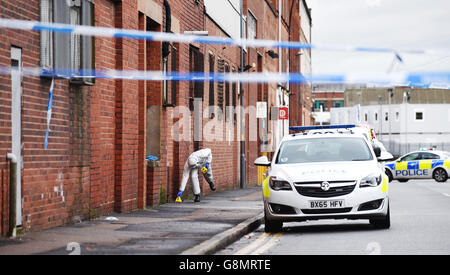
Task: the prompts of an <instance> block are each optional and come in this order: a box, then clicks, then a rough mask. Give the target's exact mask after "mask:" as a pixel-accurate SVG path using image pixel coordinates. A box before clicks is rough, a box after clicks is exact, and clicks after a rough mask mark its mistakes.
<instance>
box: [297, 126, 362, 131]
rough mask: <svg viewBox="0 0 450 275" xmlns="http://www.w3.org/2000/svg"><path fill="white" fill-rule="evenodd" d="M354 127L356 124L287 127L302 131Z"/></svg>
mask: <svg viewBox="0 0 450 275" xmlns="http://www.w3.org/2000/svg"><path fill="white" fill-rule="evenodd" d="M351 128H356V125H352V124H349V125H326V126H305V127H303V126H292V127H290V128H289V130H290V131H293V132H304V131H311V130H328V129H351Z"/></svg>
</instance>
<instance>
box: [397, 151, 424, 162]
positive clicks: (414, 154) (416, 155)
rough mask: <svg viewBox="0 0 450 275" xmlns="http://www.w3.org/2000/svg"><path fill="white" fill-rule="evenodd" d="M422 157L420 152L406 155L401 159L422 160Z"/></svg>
mask: <svg viewBox="0 0 450 275" xmlns="http://www.w3.org/2000/svg"><path fill="white" fill-rule="evenodd" d="M420 159H421V158H420V154H419V153H412V154H409V155H406V156H404V157H403V158H402V159H401V161H402V162H404V161H412V160H420Z"/></svg>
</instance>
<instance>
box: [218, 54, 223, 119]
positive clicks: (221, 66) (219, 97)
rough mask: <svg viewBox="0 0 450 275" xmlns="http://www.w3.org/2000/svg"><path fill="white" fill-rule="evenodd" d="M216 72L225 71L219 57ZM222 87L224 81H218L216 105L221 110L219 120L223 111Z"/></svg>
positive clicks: (221, 72)
mask: <svg viewBox="0 0 450 275" xmlns="http://www.w3.org/2000/svg"><path fill="white" fill-rule="evenodd" d="M217 73H218V74H223V73H225V60H223V59H219V60H218V61H217ZM224 89H225V82H224V81H218V82H217V106H219V108H220V110H221V112H219V113H218V119H219V121H221V120H222V117H223V113H224V112H223V111H224V106H223V105H224V100H225V96H224Z"/></svg>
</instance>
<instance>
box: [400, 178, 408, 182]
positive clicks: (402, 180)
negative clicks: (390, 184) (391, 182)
mask: <svg viewBox="0 0 450 275" xmlns="http://www.w3.org/2000/svg"><path fill="white" fill-rule="evenodd" d="M398 181H399V182H408V181H409V180H407V179H401V180H398Z"/></svg>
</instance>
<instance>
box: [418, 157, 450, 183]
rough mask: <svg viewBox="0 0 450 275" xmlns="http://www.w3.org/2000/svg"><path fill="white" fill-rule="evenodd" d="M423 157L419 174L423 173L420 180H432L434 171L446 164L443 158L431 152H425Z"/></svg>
mask: <svg viewBox="0 0 450 275" xmlns="http://www.w3.org/2000/svg"><path fill="white" fill-rule="evenodd" d="M420 155H421V159H422V160H421V161H420V164H419V169H420V170H419V172H420V173H422V175H421V177H420V178H426V179H431V178H432V177H433V169H434V168H436V166H438V165H442V164H443V163H444V161H443V160H441V157H440V156H439V155H437V154H434V153H430V152H423V153H421V154H420Z"/></svg>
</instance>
